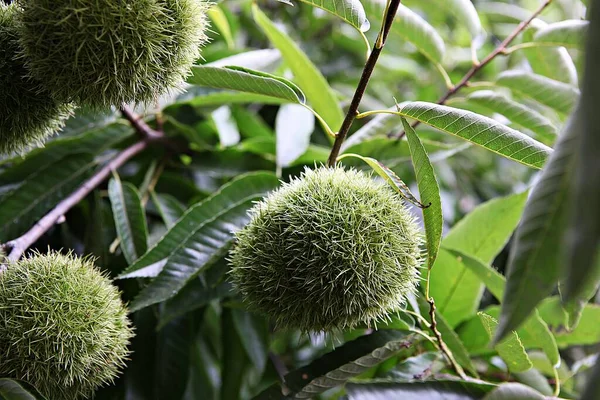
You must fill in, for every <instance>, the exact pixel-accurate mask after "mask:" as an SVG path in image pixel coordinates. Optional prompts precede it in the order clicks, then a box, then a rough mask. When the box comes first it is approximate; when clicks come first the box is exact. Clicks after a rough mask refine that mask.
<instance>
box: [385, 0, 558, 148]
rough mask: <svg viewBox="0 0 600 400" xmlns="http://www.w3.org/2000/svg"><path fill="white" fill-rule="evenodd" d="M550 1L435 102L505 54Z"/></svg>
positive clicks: (444, 97) (416, 123)
mask: <svg viewBox="0 0 600 400" xmlns="http://www.w3.org/2000/svg"><path fill="white" fill-rule="evenodd" d="M550 3H552V0H545V1H544V2H543V3H542V4H541V5H540V6H539V7H538V9H537V10H535V11H534V12H533V14H531V16H530V17H529V18H527V19H526V20H524V21H521V23H520V24H519V25H517V27H516V28H515V30H514V31H512V33H511V34H510V35H508V36H507V37H506V39H504V41H503V42H502V43H500V44H499V45H498V47H496V48H495V49H494V50H493V51H492V52H491V53H490V54H488V55H487V56H486V57H485V58H484V59H483V60H481V62H479V63H474V64H473V66H472V67H471V69H470V70H469V71H468V72H467V73H466V74H465V75H464V76H463V77H462V79H461V80H460V82H458V83H457V84H456V85H455V86H454V87H452V88H450V89H448V91H447V92H446V93H445V94H444V95H443V96H442V97H440V98H439V99H438V101H437V104H445V103H446V101H447V100H448V99H449V98H450V97H452V96H454V94H456V92H458V91H459V90H461V89H462V88H463V87H465V86H467V85H468V84H469V80H470V79H471V78H472V77H473V76H474V75H475V74H476V73H478V72H479V71H480V70H481V69H482V68H483V67H485V66H486V65H488V64H489V63H490V62H491V61H492V60H493V59H495V58H496V57H497V56H498V55H501V54H505V51H506V49H507V47H508V45H509V44H511V43H512V41H513V40H515V38H516V37H517V36H518V35H519V34H520V33H521V32H523V31H524V30H525V28H527V27H528V26H529V24H530V23H531V21H533V20H534V19H535V18H537V17H538V16H539V15H540V14H541V13H542V11H544V10H545V9H546V7H548V6H549V5H550ZM417 125H419V121H417V122H415V123H414V124H413V125H412V127H413V128H415V127H416V126H417ZM405 134H406V132H404V131H402V132H400V133H399V134H397V135H395V137H396V138H397V139H401V138H402V137H404V135H405Z"/></svg>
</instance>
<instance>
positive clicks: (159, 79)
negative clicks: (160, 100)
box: [21, 0, 208, 108]
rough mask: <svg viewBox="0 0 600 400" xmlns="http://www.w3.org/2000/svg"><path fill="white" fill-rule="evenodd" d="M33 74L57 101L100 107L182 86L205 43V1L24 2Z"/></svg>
mask: <svg viewBox="0 0 600 400" xmlns="http://www.w3.org/2000/svg"><path fill="white" fill-rule="evenodd" d="M22 7H23V13H22V18H21V20H22V35H21V36H22V37H21V43H22V44H23V47H24V48H25V54H26V56H27V59H28V66H29V67H30V69H31V71H32V74H33V75H34V76H36V77H38V78H40V79H43V80H44V83H45V85H46V87H47V88H49V89H50V90H51V91H52V92H53V93H54V94H55V95H56V96H57V98H59V99H62V100H68V101H74V102H76V103H78V104H82V105H87V106H90V107H95V108H101V107H107V106H111V105H115V106H118V105H121V104H122V103H129V102H138V103H140V102H148V101H153V100H155V99H156V97H157V96H159V95H161V94H164V93H167V92H169V91H170V90H171V89H174V88H178V87H179V86H180V85H181V83H182V82H183V80H184V79H185V77H186V76H188V75H189V73H190V67H191V66H192V64H193V63H194V61H195V60H196V59H197V58H198V57H199V55H200V45H201V44H203V43H204V42H205V41H206V35H205V30H206V28H207V20H206V10H207V7H208V2H206V1H205V0H128V1H123V0H102V1H98V0H26V1H22Z"/></svg>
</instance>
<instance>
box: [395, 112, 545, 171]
mask: <svg viewBox="0 0 600 400" xmlns="http://www.w3.org/2000/svg"><path fill="white" fill-rule="evenodd" d="M398 114H400V115H402V116H404V117H407V118H412V119H415V120H417V121H419V122H422V123H424V124H427V125H430V126H433V127H434V128H437V129H439V130H441V131H442V132H446V133H450V134H452V135H455V136H458V137H460V138H461V139H465V140H468V141H470V142H472V143H475V144H477V145H479V146H481V147H483V148H485V149H487V150H490V151H492V152H494V153H496V154H499V155H501V156H503V157H506V158H509V159H511V160H514V161H517V162H520V163H521V164H524V165H527V166H529V167H532V168H538V169H539V168H542V166H543V165H544V163H545V161H546V159H547V158H548V156H549V155H550V153H551V152H552V149H551V148H549V147H548V146H546V145H544V144H542V143H540V142H538V141H536V140H534V139H532V138H530V137H529V136H527V135H525V134H523V133H521V132H518V131H516V130H514V129H511V128H509V127H507V126H505V125H502V124H500V123H499V122H497V121H494V120H493V119H491V118H487V117H484V116H482V115H479V114H475V113H472V112H469V111H465V110H460V109H458V108H452V107H448V106H441V105H438V104H434V103H426V102H422V101H417V102H412V103H408V104H406V105H404V106H401V107H400V109H399V110H398Z"/></svg>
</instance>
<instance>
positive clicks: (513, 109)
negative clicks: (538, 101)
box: [467, 90, 558, 141]
mask: <svg viewBox="0 0 600 400" xmlns="http://www.w3.org/2000/svg"><path fill="white" fill-rule="evenodd" d="M467 99H468V100H469V101H470V102H473V103H475V104H477V105H479V106H482V107H485V108H487V109H488V110H490V111H492V112H496V113H499V114H502V115H504V116H505V117H506V118H508V119H509V120H511V121H512V122H514V123H515V124H517V125H519V126H521V127H523V128H525V129H529V130H530V131H532V132H533V133H535V134H536V135H539V136H540V137H542V138H544V139H546V140H548V141H554V139H556V135H557V134H558V130H557V128H556V127H555V126H554V125H553V124H552V122H551V121H550V120H549V119H548V118H546V117H544V116H543V115H542V114H540V113H539V112H537V111H535V110H534V109H532V108H531V107H527V106H524V105H523V104H520V103H517V102H516V101H513V100H511V99H509V98H508V97H506V96H504V95H502V94H499V93H496V92H493V91H491V90H478V91H476V92H473V93H470V94H469V95H468V96H467Z"/></svg>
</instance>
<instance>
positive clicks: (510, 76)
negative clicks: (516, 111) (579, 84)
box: [496, 71, 580, 115]
mask: <svg viewBox="0 0 600 400" xmlns="http://www.w3.org/2000/svg"><path fill="white" fill-rule="evenodd" d="M496 84H497V85H499V86H502V87H506V88H509V89H510V90H512V91H513V92H515V93H518V94H519V95H521V96H525V97H529V98H531V99H533V100H535V101H537V102H538V103H540V104H543V105H545V106H548V107H550V108H552V109H554V110H556V111H557V112H559V113H561V114H564V115H567V114H569V113H570V112H571V110H572V109H573V108H574V107H575V104H576V103H577V100H578V99H579V94H580V93H579V89H577V88H576V87H574V86H571V85H569V84H567V83H563V82H559V81H555V80H553V79H550V78H547V77H545V76H542V75H536V74H531V73H528V72H524V71H506V72H503V73H501V74H500V75H498V79H496Z"/></svg>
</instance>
